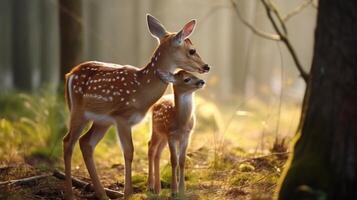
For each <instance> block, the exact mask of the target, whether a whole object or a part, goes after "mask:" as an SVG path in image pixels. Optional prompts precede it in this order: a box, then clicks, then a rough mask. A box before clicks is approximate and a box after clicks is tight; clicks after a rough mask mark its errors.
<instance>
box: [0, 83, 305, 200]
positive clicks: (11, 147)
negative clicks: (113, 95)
mask: <svg viewBox="0 0 357 200" xmlns="http://www.w3.org/2000/svg"><path fill="white" fill-rule="evenodd" d="M196 104H197V105H196V115H197V125H196V129H195V132H194V133H193V135H192V138H191V144H190V147H189V151H188V155H187V165H186V168H187V170H186V184H187V196H186V197H187V199H237V198H239V199H271V198H272V196H273V193H274V189H275V185H276V183H277V180H278V178H279V175H280V173H281V171H282V168H283V166H284V163H285V160H286V156H285V157H284V156H275V155H271V156H267V157H261V158H260V157H259V156H260V155H263V154H266V153H269V149H271V148H272V147H273V143H274V138H275V134H276V133H277V132H278V133H279V135H280V136H281V137H284V136H287V135H289V134H290V135H291V134H292V133H293V132H294V129H295V127H296V125H297V121H298V118H299V116H298V113H299V112H298V110H299V107H298V106H297V105H293V104H286V105H285V106H284V109H282V112H281V113H280V115H278V114H274V113H275V112H276V110H277V109H276V107H274V106H271V105H266V104H264V103H262V102H260V101H256V100H252V101H249V102H247V103H246V104H245V105H243V106H239V107H238V109H236V110H234V109H233V110H232V106H226V105H217V104H215V103H213V102H210V101H207V100H204V99H203V98H199V97H197V98H196ZM236 108H237V107H236ZM223 113H224V114H223ZM67 117H68V110H67V108H66V106H65V103H64V101H63V96H61V95H55V94H53V93H51V92H48V91H45V90H44V91H41V92H39V93H36V94H31V95H29V94H22V93H11V94H3V95H0V167H1V166H11V167H10V168H9V169H6V170H5V171H0V181H4V180H10V179H16V178H21V177H27V176H30V175H33V174H41V173H48V172H50V171H51V170H52V169H53V168H59V169H63V162H62V137H63V136H64V134H65V133H66V131H67V130H66V123H67V120H68V118H67ZM278 117H280V118H278ZM278 121H280V123H279V126H278V127H277V126H276V124H277V122H278ZM149 137H150V117H147V118H145V119H144V120H143V122H141V123H140V124H139V125H138V126H136V127H135V128H134V130H133V141H134V148H135V155H134V162H133V184H134V187H135V191H136V194H135V195H134V196H133V199H147V198H150V197H153V195H152V194H150V193H147V192H146V177H147V141H148V140H149ZM257 156H258V157H257ZM256 157H257V158H256ZM95 160H96V163H97V168H98V173H99V175H100V177H101V180H102V182H103V184H104V185H105V186H106V187H110V188H113V189H116V190H122V189H123V188H122V184H119V183H123V181H124V177H123V174H124V173H123V169H124V166H123V156H122V154H121V153H120V146H119V144H118V142H117V136H116V132H115V129H114V128H111V129H110V130H109V131H108V133H107V134H106V136H105V137H104V139H103V141H101V142H100V143H99V145H98V147H97V148H96V151H95ZM72 166H73V174H74V175H75V176H76V177H80V178H82V179H84V180H86V181H89V179H88V174H87V172H86V169H85V165H84V163H83V159H82V155H81V153H80V150H79V148H78V145H77V146H76V147H75V151H74V156H73V165H72ZM161 175H162V176H161V182H162V186H163V191H162V193H161V194H160V196H159V199H167V198H168V197H169V196H170V190H169V187H170V177H171V169H170V163H169V154H168V150H167V149H166V150H165V151H164V152H163V156H162V160H161ZM44 181H45V182H46V181H47V182H46V183H42V182H40V183H38V185H36V186H33V187H23V188H21V189H20V190H19V191H21V192H20V193H17V195H19V194H21V195H22V196H23V197H24V196H26V197H29V199H31V198H35V197H36V195H37V196H41V195H42V197H46V195H48V196H51V195H55V196H56V195H57V196H61V195H62V193H61V191H62V190H63V185H62V182H61V181H59V180H56V179H54V178H49V179H47V180H44ZM41 187H43V188H44V189H43V190H41V189H39V188H41ZM17 189H18V188H17ZM12 190H13V188H11V187H9V188H6V189H5V190H4V189H3V188H0V198H1V195H4V194H7V195H10V196H11V195H13V194H12V193H11V191H12ZM41 191H42V193H41ZM76 194H77V195H78V197H79V196H80V191H77V193H76ZM212 194H214V195H213V196H212ZM11 197H13V198H15V199H16V198H17V199H18V198H20V197H17V196H16V197H15V196H11ZM30 197H31V198H30ZM79 198H80V197H79Z"/></svg>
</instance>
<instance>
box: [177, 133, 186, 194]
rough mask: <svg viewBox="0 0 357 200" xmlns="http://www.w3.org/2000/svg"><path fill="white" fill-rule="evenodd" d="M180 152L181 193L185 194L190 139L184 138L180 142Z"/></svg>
mask: <svg viewBox="0 0 357 200" xmlns="http://www.w3.org/2000/svg"><path fill="white" fill-rule="evenodd" d="M179 145H180V152H179V192H180V194H184V192H185V162H186V152H187V146H188V138H183V139H182V140H181V141H180V144H179Z"/></svg>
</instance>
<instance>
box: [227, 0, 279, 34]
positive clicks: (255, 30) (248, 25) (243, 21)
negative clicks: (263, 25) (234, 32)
mask: <svg viewBox="0 0 357 200" xmlns="http://www.w3.org/2000/svg"><path fill="white" fill-rule="evenodd" d="M231 2H232V5H233V7H234V10H235V12H236V14H237V16H238V18H239V20H240V21H241V22H242V23H243V24H244V25H245V26H247V27H248V28H249V29H250V30H251V31H252V32H253V33H254V34H256V35H259V36H261V37H263V38H265V39H268V40H274V41H280V40H281V38H280V36H279V35H276V34H271V33H266V32H264V31H262V30H259V29H257V28H256V27H254V26H253V25H252V24H250V23H249V22H248V21H247V20H246V19H244V18H243V16H242V15H241V13H240V11H239V9H238V5H237V3H236V2H235V1H234V0H231Z"/></svg>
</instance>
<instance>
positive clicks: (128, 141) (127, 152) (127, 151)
mask: <svg viewBox="0 0 357 200" xmlns="http://www.w3.org/2000/svg"><path fill="white" fill-rule="evenodd" d="M117 129H118V135H119V139H120V144H121V147H122V150H123V154H124V162H125V182H124V198H125V199H128V198H129V197H130V196H131V194H132V193H133V186H132V181H131V170H132V169H131V166H132V162H133V156H134V146H133V139H132V136H131V127H130V126H128V125H126V124H125V123H120V122H117Z"/></svg>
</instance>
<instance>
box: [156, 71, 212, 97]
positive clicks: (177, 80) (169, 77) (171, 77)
mask: <svg viewBox="0 0 357 200" xmlns="http://www.w3.org/2000/svg"><path fill="white" fill-rule="evenodd" d="M161 78H162V79H163V80H164V81H166V82H169V83H172V84H173V86H174V89H175V90H176V91H178V92H180V93H185V92H194V91H196V90H198V89H200V88H202V87H203V86H204V85H205V81H204V80H202V79H200V78H198V77H197V76H195V75H193V74H191V73H189V72H187V71H184V70H180V71H178V72H176V73H175V74H171V73H166V74H164V75H161Z"/></svg>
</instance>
